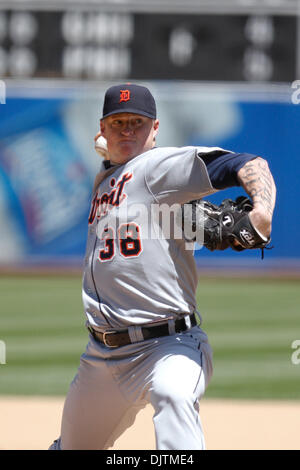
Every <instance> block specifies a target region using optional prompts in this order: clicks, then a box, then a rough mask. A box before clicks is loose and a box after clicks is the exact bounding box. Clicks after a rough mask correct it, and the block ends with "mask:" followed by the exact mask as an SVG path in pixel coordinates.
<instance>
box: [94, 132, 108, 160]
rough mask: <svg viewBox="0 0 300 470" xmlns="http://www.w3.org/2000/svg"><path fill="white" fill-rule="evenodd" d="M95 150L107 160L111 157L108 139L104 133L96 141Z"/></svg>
mask: <svg viewBox="0 0 300 470" xmlns="http://www.w3.org/2000/svg"><path fill="white" fill-rule="evenodd" d="M95 150H96V152H97V153H98V155H100V157H103V158H104V159H105V160H108V159H109V155H108V151H107V143H106V139H105V138H104V137H103V136H102V135H100V137H98V139H97V140H96V141H95Z"/></svg>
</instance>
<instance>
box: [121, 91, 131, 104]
mask: <svg viewBox="0 0 300 470" xmlns="http://www.w3.org/2000/svg"><path fill="white" fill-rule="evenodd" d="M129 100H130V90H120V103H122V101H129Z"/></svg>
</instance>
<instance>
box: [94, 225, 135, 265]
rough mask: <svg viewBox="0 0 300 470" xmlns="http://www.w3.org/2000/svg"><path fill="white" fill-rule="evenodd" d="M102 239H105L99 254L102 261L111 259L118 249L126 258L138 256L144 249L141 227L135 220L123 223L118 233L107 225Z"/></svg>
mask: <svg viewBox="0 0 300 470" xmlns="http://www.w3.org/2000/svg"><path fill="white" fill-rule="evenodd" d="M101 240H103V241H104V248H102V249H100V250H99V256H98V259H99V260H100V261H101V262H105V261H111V260H112V259H113V258H114V256H115V254H116V251H117V250H118V252H119V253H120V255H121V256H123V257H124V258H133V257H137V256H139V255H140V254H141V252H142V251H143V249H142V242H141V231H140V227H139V226H138V225H137V224H136V223H134V222H131V223H124V224H121V225H120V227H119V229H118V233H117V234H116V233H115V229H113V228H112V227H106V228H105V229H104V230H103V232H102V235H101Z"/></svg>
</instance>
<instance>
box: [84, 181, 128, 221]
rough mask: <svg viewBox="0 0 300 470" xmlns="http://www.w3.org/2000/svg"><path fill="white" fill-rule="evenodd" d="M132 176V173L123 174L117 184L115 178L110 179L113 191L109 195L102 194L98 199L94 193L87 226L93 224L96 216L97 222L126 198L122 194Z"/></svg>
mask: <svg viewBox="0 0 300 470" xmlns="http://www.w3.org/2000/svg"><path fill="white" fill-rule="evenodd" d="M132 176H133V175H132V173H125V174H124V175H122V177H121V178H120V180H119V181H118V182H117V184H116V180H115V178H111V180H110V183H109V184H110V186H111V187H112V188H113V189H112V190H111V191H110V193H103V194H102V195H101V196H100V197H98V192H97V193H96V195H95V197H94V199H93V201H92V207H91V211H90V214H89V224H92V223H93V222H94V220H95V217H96V216H97V219H98V220H99V219H100V218H101V217H103V216H104V215H106V214H107V212H108V210H110V209H112V208H113V207H118V206H119V205H120V204H121V203H122V202H123V201H124V200H125V199H126V197H127V196H126V194H125V193H124V187H125V184H126V183H128V181H130V180H131V178H132Z"/></svg>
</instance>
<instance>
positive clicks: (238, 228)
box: [182, 196, 270, 258]
mask: <svg viewBox="0 0 300 470" xmlns="http://www.w3.org/2000/svg"><path fill="white" fill-rule="evenodd" d="M252 209H253V204H252V202H251V201H250V199H248V198H247V197H244V196H239V197H237V198H236V200H235V201H233V200H232V199H224V200H223V201H222V203H221V204H220V205H219V206H218V205H215V204H212V203H211V202H209V201H204V200H202V199H199V200H195V201H191V202H190V203H189V204H184V205H183V206H182V211H183V216H182V229H183V233H184V237H185V239H186V240H188V241H198V243H199V240H200V243H202V244H203V245H204V246H205V247H206V248H208V249H209V250H211V251H214V250H225V249H227V248H232V249H233V250H235V251H242V250H246V249H254V248H260V249H261V250H262V258H263V250H264V248H266V246H267V245H268V244H269V243H270V238H265V237H263V236H262V235H261V234H260V233H259V232H258V231H257V230H256V229H255V227H254V226H253V225H252V223H251V220H250V218H249V212H250V211H251V210H252Z"/></svg>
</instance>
